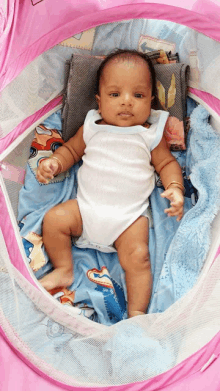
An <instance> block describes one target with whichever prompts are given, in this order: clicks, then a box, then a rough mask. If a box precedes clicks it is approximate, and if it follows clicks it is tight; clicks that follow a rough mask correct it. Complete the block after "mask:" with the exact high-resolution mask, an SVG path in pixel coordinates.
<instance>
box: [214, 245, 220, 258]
mask: <svg viewBox="0 0 220 391" xmlns="http://www.w3.org/2000/svg"><path fill="white" fill-rule="evenodd" d="M219 255H220V246H219V248H218V251H217V253H216V254H215V259H216V258H217V257H218V256H219Z"/></svg>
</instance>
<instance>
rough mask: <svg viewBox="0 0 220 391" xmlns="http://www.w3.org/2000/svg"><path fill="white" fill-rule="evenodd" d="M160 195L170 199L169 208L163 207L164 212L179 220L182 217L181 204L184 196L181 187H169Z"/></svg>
mask: <svg viewBox="0 0 220 391" xmlns="http://www.w3.org/2000/svg"><path fill="white" fill-rule="evenodd" d="M161 197H163V198H164V197H165V198H167V199H168V200H169V201H170V206H171V207H170V208H168V209H165V210H164V212H165V213H167V215H168V216H169V217H170V216H177V219H176V220H177V221H180V220H181V219H182V217H183V204H184V196H183V192H182V190H181V189H179V188H178V187H170V188H169V189H167V190H165V191H164V192H163V193H162V194H161Z"/></svg>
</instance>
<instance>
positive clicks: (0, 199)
mask: <svg viewBox="0 0 220 391" xmlns="http://www.w3.org/2000/svg"><path fill="white" fill-rule="evenodd" d="M0 210H1V218H0V228H1V230H2V233H3V236H4V240H5V243H6V247H7V250H8V254H9V257H10V260H11V263H12V264H13V265H14V266H15V267H16V268H17V269H18V270H19V271H20V272H21V273H22V274H23V276H24V277H25V278H26V279H27V280H28V281H29V282H30V283H31V284H32V285H34V286H36V287H37V285H36V284H35V282H34V281H33V279H32V277H31V276H30V274H29V272H28V270H27V267H26V265H25V263H24V260H23V257H22V254H21V252H20V249H19V246H18V243H17V239H16V236H15V232H14V228H13V225H12V222H11V218H10V215H9V213H8V208H7V204H6V201H5V197H4V194H3V192H2V190H1V187H0ZM37 288H38V287H37Z"/></svg>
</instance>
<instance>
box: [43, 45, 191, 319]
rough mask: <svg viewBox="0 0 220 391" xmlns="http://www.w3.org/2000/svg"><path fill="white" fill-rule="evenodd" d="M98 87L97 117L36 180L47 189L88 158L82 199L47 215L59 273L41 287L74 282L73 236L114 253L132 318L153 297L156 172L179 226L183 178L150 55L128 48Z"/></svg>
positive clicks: (110, 60) (106, 67) (47, 236)
mask: <svg viewBox="0 0 220 391" xmlns="http://www.w3.org/2000/svg"><path fill="white" fill-rule="evenodd" d="M97 83H98V87H97V95H96V100H97V103H98V108H99V109H98V111H97V110H90V111H89V112H88V114H87V116H86V119H85V122H84V125H83V126H81V127H80V128H79V130H78V131H77V133H76V134H75V135H74V136H73V137H72V138H71V139H70V140H69V141H68V142H66V143H65V144H64V145H63V146H62V147H60V148H58V150H57V151H56V152H55V153H54V154H53V155H52V157H50V158H48V159H45V160H43V161H42V162H41V163H40V164H39V168H38V171H37V179H38V181H39V182H41V183H48V182H49V181H50V180H51V179H52V178H53V177H54V176H56V175H58V174H59V173H61V172H63V171H66V170H68V169H69V168H70V167H71V166H72V165H73V164H75V163H77V162H79V160H80V159H81V158H82V159H83V164H82V166H81V167H80V169H79V171H78V191H77V198H76V199H75V200H69V201H67V202H65V203H63V204H60V205H57V206H55V207H54V208H52V209H51V210H49V212H48V213H47V214H46V215H45V218H44V221H43V242H44V245H45V248H46V251H47V253H48V256H49V258H50V260H51V262H52V264H53V266H54V270H53V271H52V272H51V273H49V274H47V275H46V276H45V277H43V278H42V279H41V280H40V282H41V283H42V285H43V286H44V288H45V289H47V290H51V289H53V288H56V287H61V286H62V287H67V286H69V285H71V284H72V282H73V262H72V251H71V247H72V245H71V238H72V237H74V238H75V240H76V245H77V246H78V247H90V248H95V249H98V250H100V251H104V252H112V251H117V253H118V257H119V262H120V264H121V266H122V268H123V270H124V272H125V278H126V286H127V298H128V317H132V316H136V315H140V314H145V313H146V310H147V307H148V304H149V301H150V297H151V289H152V275H151V265H150V258H149V251H148V231H149V221H150V215H149V196H150V194H151V192H152V191H153V189H154V186H155V171H156V172H157V173H158V174H159V175H160V178H161V180H162V183H163V186H164V188H165V191H164V192H163V193H162V194H161V196H162V197H166V198H167V199H168V200H169V201H170V207H169V208H167V209H165V213H167V214H168V216H177V220H178V221H179V220H180V219H181V218H182V216H183V204H184V197H183V191H184V186H183V179H182V173H181V168H180V166H179V164H178V163H177V161H176V160H175V158H174V157H173V156H172V154H171V153H170V151H169V149H168V147H167V144H166V141H165V139H164V136H163V131H164V126H165V124H166V120H167V117H168V113H167V112H165V111H159V110H158V111H157V110H153V109H151V104H152V101H153V99H154V96H155V94H156V92H155V91H156V81H155V73H154V68H153V66H152V64H151V62H150V60H149V59H148V58H147V57H146V55H144V54H142V53H139V52H136V51H129V50H123V51H117V52H114V53H112V54H110V55H109V56H108V57H106V59H105V60H104V61H103V62H102V64H101V66H100V68H99V71H98V82H97ZM77 238H78V239H77Z"/></svg>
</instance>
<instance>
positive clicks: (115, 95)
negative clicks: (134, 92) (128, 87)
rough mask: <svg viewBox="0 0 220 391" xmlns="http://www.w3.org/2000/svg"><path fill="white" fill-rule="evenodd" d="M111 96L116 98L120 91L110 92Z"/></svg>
mask: <svg viewBox="0 0 220 391" xmlns="http://www.w3.org/2000/svg"><path fill="white" fill-rule="evenodd" d="M110 96H113V97H114V98H115V97H117V96H119V93H118V92H112V93H111V94H110Z"/></svg>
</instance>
